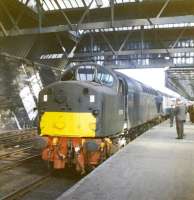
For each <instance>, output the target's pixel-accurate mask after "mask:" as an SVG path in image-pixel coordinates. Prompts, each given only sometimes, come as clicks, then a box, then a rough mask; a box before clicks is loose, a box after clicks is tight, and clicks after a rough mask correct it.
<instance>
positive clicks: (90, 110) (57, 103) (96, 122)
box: [39, 64, 125, 137]
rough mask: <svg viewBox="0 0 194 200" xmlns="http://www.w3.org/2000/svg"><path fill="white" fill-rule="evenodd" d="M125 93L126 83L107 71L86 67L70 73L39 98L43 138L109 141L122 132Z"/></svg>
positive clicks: (48, 88) (75, 68) (43, 91)
mask: <svg viewBox="0 0 194 200" xmlns="http://www.w3.org/2000/svg"><path fill="white" fill-rule="evenodd" d="M123 91H124V86H123V83H122V80H119V79H118V78H117V77H116V76H115V75H114V73H112V71H111V70H109V69H107V68H105V67H102V66H99V65H94V64H92V65H89V64H85V65H78V66H74V67H73V68H70V69H68V70H67V71H66V72H65V73H64V74H63V76H62V78H61V81H59V82H57V83H54V84H51V85H49V86H48V87H46V88H45V89H43V90H42V91H41V93H40V95H39V111H40V134H41V135H51V136H68V137H105V136H111V135H114V134H116V133H118V132H120V131H121V129H122V126H123V121H124V118H125V107H124V103H125V102H124V96H123ZM110 113H111V114H110ZM113 122H114V126H113V125H112V123H113ZM110 124H111V126H110Z"/></svg>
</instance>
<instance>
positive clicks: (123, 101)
mask: <svg viewBox="0 0 194 200" xmlns="http://www.w3.org/2000/svg"><path fill="white" fill-rule="evenodd" d="M118 96H119V115H120V116H123V117H122V120H123V121H126V120H127V109H126V108H127V84H126V83H125V80H124V79H123V78H121V77H119V86H118Z"/></svg>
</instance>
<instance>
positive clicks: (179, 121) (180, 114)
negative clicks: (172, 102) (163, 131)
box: [174, 98, 186, 139]
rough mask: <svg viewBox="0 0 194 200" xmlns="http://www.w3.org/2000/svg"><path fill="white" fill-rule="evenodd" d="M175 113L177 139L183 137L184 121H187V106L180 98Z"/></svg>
mask: <svg viewBox="0 0 194 200" xmlns="http://www.w3.org/2000/svg"><path fill="white" fill-rule="evenodd" d="M174 114H175V120H176V131H177V139H183V135H184V123H185V121H186V107H185V105H184V104H183V103H182V101H181V100H180V99H179V98H178V99H177V100H176V106H175V109H174Z"/></svg>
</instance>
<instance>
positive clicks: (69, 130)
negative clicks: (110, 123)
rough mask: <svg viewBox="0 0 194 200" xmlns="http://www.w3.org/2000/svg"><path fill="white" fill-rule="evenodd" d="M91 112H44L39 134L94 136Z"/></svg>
mask: <svg viewBox="0 0 194 200" xmlns="http://www.w3.org/2000/svg"><path fill="white" fill-rule="evenodd" d="M95 130H96V118H95V117H94V116H93V115H92V113H77V112H45V113H44V114H43V115H42V117H41V121H40V131H41V136H43V135H50V136H66V137H95Z"/></svg>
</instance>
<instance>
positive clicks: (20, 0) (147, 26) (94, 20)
mask: <svg viewBox="0 0 194 200" xmlns="http://www.w3.org/2000/svg"><path fill="white" fill-rule="evenodd" d="M15 47H17V48H15ZM0 51H2V52H4V51H5V52H8V53H10V54H13V55H16V56H21V57H25V58H28V59H30V60H34V61H38V62H41V63H44V64H50V65H54V66H57V67H60V68H64V66H66V65H67V64H69V63H77V62H83V61H94V62H100V63H104V64H106V65H109V66H114V67H116V68H145V67H146V68H148V67H169V66H171V67H173V68H180V67H181V68H183V67H190V68H192V67H193V65H194V15H193V1H191V0H155V1H153V0H1V1H0ZM168 75H169V74H168V73H167V76H168ZM171 80H172V81H171ZM167 82H168V84H167V85H168V86H169V87H171V86H172V83H173V82H174V81H173V78H172V77H171V76H170V75H169V78H168V81H167ZM177 84H178V83H177ZM181 84H186V83H185V82H184V83H183V82H181ZM178 87H179V89H181V88H182V89H181V90H182V91H183V86H182V85H181V86H178ZM171 88H172V87H171ZM174 88H175V86H174ZM175 90H177V89H175ZM184 90H185V89H184ZM188 93H190V92H188ZM185 95H186V94H185ZM187 96H189V95H188V94H187ZM190 96H191V95H190Z"/></svg>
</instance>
